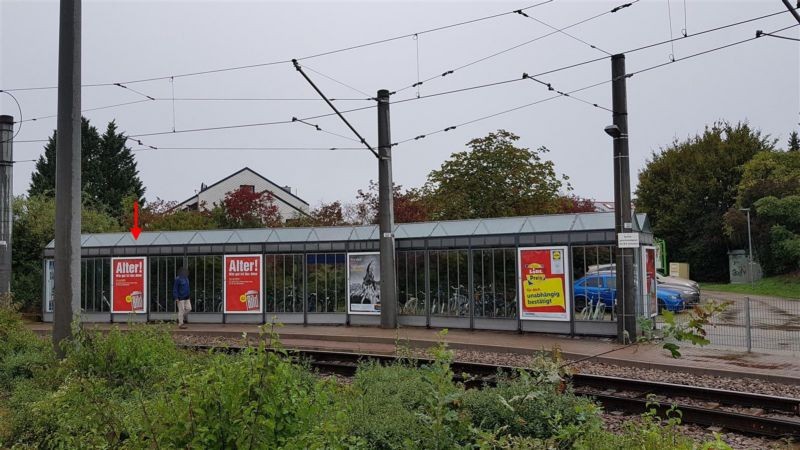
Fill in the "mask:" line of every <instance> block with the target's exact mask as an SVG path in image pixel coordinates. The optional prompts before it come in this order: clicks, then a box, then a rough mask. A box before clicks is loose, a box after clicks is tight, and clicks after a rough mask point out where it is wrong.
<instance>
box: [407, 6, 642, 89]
mask: <svg viewBox="0 0 800 450" xmlns="http://www.w3.org/2000/svg"><path fill="white" fill-rule="evenodd" d="M638 1H639V0H634V1H632V2H629V3H624V4H622V5H619V6H617V7H615V8H612V9H609V10H606V11H603V12H601V13H599V14H595V15H593V16H590V17H587V18H585V19H581V20H579V21H577V22H574V23H571V24H569V25H567V26H564V27H561V28H558V29H556V30H555V31H550V32H547V33H545V34H541V35H538V36H536V37H534V38H532V39H528V40H527V41H524V42H521V43H519V44H515V45H513V46H511V47H507V48H505V49H503V50H500V51H497V52H494V53H491V54H489V55H486V56H483V57H481V58H478V59H475V60H472V61H470V62H467V63H465V64H462V65H460V66H457V67H454V68H452V69H448V70H445V71H443V72H440V73H439V74H437V75H432V76H430V77H428V78H425V79H423V80H419V77H417V82H416V83H413V84H410V85H407V86H404V87H401V88H399V89H396V90H395V91H394V93H397V92H402V91H405V90H407V89H412V88H415V87H419V86H422V85H423V84H424V83H427V82H429V81H432V80H435V79H437V78H444V77H447V76H448V75H452V74H453V73H455V72H457V71H459V70H462V69H465V68H467V67H470V66H473V65H475V64H478V63H481V62H484V61H487V60H489V59H492V58H495V57H497V56H500V55H502V54H505V53H508V52H510V51H512V50H516V49H518V48H520V47H524V46H526V45H528V44H531V43H533V42H536V41H539V40H541V39H544V38H546V37H549V36H553V35H555V34H558V33H560V32H562V31H564V30H568V29H570V28H574V27H576V26H578V25H582V24H584V23H587V22H590V21H592V20H595V19H598V18H600V17H603V16H605V15H607V14H613V13H615V12H618V11H621V10H623V9H625V8H628V7H630V6H633V5H634V4H636V3H637V2H638ZM522 11H524V9H518V10H515V11H514V13H516V14H519V13H520V12H522ZM605 58H606V57H602V58H597V59H594V60H591V61H590V62H594V61H602V60H604V59H605Z"/></svg>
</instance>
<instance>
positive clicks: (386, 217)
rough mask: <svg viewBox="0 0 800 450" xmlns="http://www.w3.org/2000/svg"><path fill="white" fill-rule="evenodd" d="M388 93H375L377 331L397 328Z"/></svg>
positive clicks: (383, 90) (382, 91) (383, 91)
mask: <svg viewBox="0 0 800 450" xmlns="http://www.w3.org/2000/svg"><path fill="white" fill-rule="evenodd" d="M389 127H390V124H389V91H387V90H385V89H381V90H380V91H378V223H379V224H380V225H379V226H380V233H381V236H380V237H381V241H380V252H381V328H397V282H396V280H395V278H396V272H395V255H394V199H393V196H392V194H393V191H394V183H393V182H392V137H391V132H390V129H389Z"/></svg>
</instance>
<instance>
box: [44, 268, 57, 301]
mask: <svg viewBox="0 0 800 450" xmlns="http://www.w3.org/2000/svg"><path fill="white" fill-rule="evenodd" d="M44 283H45V284H44V300H45V301H44V311H45V312H49V313H51V312H53V310H54V309H53V308H54V307H55V298H56V297H55V287H56V269H55V261H53V260H52V259H48V260H47V261H45V263H44Z"/></svg>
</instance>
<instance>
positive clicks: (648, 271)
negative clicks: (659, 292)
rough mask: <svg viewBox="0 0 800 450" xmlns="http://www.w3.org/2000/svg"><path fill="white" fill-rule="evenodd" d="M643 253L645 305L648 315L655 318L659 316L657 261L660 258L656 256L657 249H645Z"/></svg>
mask: <svg viewBox="0 0 800 450" xmlns="http://www.w3.org/2000/svg"><path fill="white" fill-rule="evenodd" d="M642 253H643V255H642V260H643V261H644V264H642V266H643V269H644V273H643V274H642V279H643V280H645V283H644V298H645V304H646V305H647V313H648V315H649V316H650V317H653V316H655V315H656V314H658V303H657V302H658V300H657V298H656V289H657V285H656V261H658V257H657V255H656V248H655V247H643V248H642Z"/></svg>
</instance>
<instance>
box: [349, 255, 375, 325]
mask: <svg viewBox="0 0 800 450" xmlns="http://www.w3.org/2000/svg"><path fill="white" fill-rule="evenodd" d="M350 255H353V256H357V255H377V256H378V264H380V255H381V253H380V252H349V253H347V266H346V269H347V271H346V276H347V279H346V282H345V283H346V286H347V289H346V290H345V299H346V300H347V314H348V315H353V316H380V315H381V312H380V311H353V310H352V309H350V306H351V303H350ZM378 272H379V273H380V267H378ZM382 282H383V280H381V283H382ZM379 286H380V285H379ZM381 301H383V299H381Z"/></svg>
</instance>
